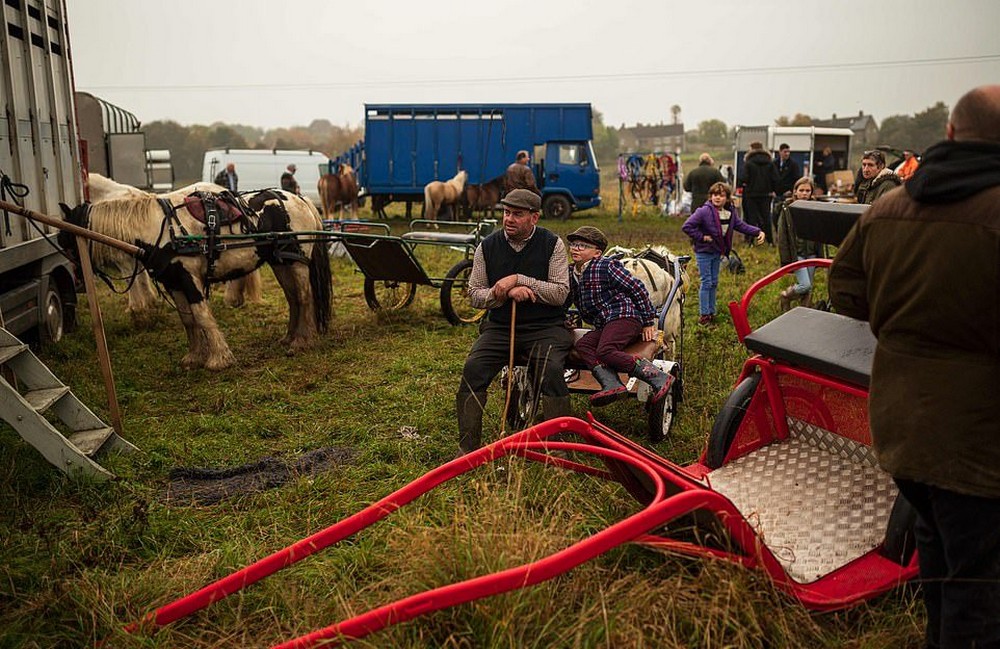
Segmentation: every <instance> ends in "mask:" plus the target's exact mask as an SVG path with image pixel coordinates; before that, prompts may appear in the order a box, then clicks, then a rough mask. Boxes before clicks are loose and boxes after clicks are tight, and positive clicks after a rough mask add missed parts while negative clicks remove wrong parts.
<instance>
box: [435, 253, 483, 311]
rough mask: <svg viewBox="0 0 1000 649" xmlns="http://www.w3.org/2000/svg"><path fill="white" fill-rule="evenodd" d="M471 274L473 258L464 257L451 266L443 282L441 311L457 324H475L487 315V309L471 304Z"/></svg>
mask: <svg viewBox="0 0 1000 649" xmlns="http://www.w3.org/2000/svg"><path fill="white" fill-rule="evenodd" d="M471 274H472V260H471V259H463V260H462V261H460V262H458V263H457V264H455V265H454V266H452V267H451V270H449V271H448V274H447V275H445V280H444V283H442V284H441V312H442V313H444V317H446V318H448V322H450V323H451V324H453V325H456V326H457V325H463V324H474V323H476V322H479V321H480V320H482V319H483V316H484V315H486V309H477V308H475V307H474V306H472V305H471V304H469V294H468V290H467V286H468V281H469V275H471Z"/></svg>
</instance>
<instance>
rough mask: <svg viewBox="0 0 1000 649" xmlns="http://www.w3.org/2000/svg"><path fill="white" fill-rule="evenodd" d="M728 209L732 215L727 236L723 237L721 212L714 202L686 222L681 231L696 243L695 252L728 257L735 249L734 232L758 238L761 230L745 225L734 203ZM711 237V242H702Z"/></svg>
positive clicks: (700, 208)
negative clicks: (705, 236) (720, 219)
mask: <svg viewBox="0 0 1000 649" xmlns="http://www.w3.org/2000/svg"><path fill="white" fill-rule="evenodd" d="M726 208H727V209H728V210H729V213H730V214H731V215H732V216H731V217H730V219H731V220H730V222H729V230H728V231H727V232H726V234H725V236H723V235H722V222H720V221H719V210H717V209H715V206H714V205H712V202H711V201H709V202H708V203H705V204H704V205H702V206H701V207H699V208H698V209H696V210H695V211H694V213H693V214H692V215H691V216H689V217H688V220H687V221H684V225H682V226H681V229H682V230H684V234H686V235H688V236H689V237H691V241H692V242H693V243H694V251H695V252H714V253H718V254H720V255H723V256H726V255H728V254H729V252H730V251H731V250H732V249H733V232H734V231H739V232H740V233H741V234H745V235H747V236H751V237H756V236H757V235H758V234H760V228H757V227H754V226H752V225H750V224H749V223H745V222H744V221H743V220H742V219H740V217H739V215H738V214H737V213H736V208H735V207H733V204H732V203H728V204H727V205H726ZM706 234H707V235H710V236H711V237H712V240H711V241H702V237H703V236H704V235H706Z"/></svg>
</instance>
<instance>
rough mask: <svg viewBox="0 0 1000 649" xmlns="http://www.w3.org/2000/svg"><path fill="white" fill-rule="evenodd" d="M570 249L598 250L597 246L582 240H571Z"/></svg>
mask: <svg viewBox="0 0 1000 649" xmlns="http://www.w3.org/2000/svg"><path fill="white" fill-rule="evenodd" d="M569 249H570V250H597V246H594V245H591V244H589V243H584V242H582V241H571V242H570V244H569Z"/></svg>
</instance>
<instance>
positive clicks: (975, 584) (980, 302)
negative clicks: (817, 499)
mask: <svg viewBox="0 0 1000 649" xmlns="http://www.w3.org/2000/svg"><path fill="white" fill-rule="evenodd" d="M945 137H946V139H945V140H944V141H942V142H939V143H937V144H935V145H934V146H932V147H931V148H929V149H927V152H926V154H925V155H924V157H923V160H922V161H921V163H920V168H919V169H917V171H916V172H915V173H914V174H913V177H912V178H910V180H909V181H908V182H907V183H906V185H904V188H903V189H902V190H900V191H895V192H891V193H889V194H887V195H885V196H884V197H882V198H881V199H879V200H878V202H876V203H875V204H874V205H872V207H871V208H870V209H869V210H868V211H867V212H865V213H864V214H863V215H862V216H861V218H860V219H858V222H857V223H856V224H855V225H854V227H853V229H852V230H851V231H850V232H849V233H848V235H847V237H846V238H845V239H844V242H843V244H842V245H841V247H840V249H839V250H838V252H837V256H836V258H835V259H834V261H833V267H832V268H831V271H830V295H831V299H832V302H833V306H834V307H835V308H836V309H837V311H839V312H840V313H843V314H845V315H848V316H850V317H852V318H858V319H861V320H868V321H869V323H870V326H871V330H872V333H874V334H875V338H876V339H877V341H878V342H877V345H876V347H875V357H874V360H873V363H872V374H871V389H870V394H869V415H868V416H869V420H870V422H871V432H872V441H873V444H874V448H875V454H876V457H877V458H878V462H879V464H880V465H881V466H882V468H883V469H885V470H886V471H888V472H889V473H890V474H891V475H892V476H893V478H894V479H895V481H896V484H897V485H898V486H899V490H900V492H901V493H902V494H903V496H904V497H905V498H906V500H908V501H909V502H910V504H911V505H912V506H913V508H914V509H915V510H916V511H917V515H918V516H917V523H916V541H917V554H918V556H919V561H920V577H921V580H922V582H923V584H922V586H923V588H922V590H923V597H924V604H925V606H926V608H927V635H926V643H927V644H926V646H927V647H942V648H956V647H961V648H971V647H978V648H986V647H1000V443H998V442H1000V420H998V419H997V413H996V410H997V403H998V393H997V374H998V372H1000V335H998V332H1000V310H998V308H997V300H996V296H997V295H998V294H1000V275H998V274H997V273H996V269H997V268H1000V209H997V205H1000V85H991V86H981V87H979V88H975V89H974V90H971V91H970V92H968V93H966V94H965V95H964V96H963V97H962V98H961V99H959V100H958V103H956V104H955V108H954V109H953V110H952V113H951V116H950V118H949V121H948V124H947V126H946V130H945ZM904 242H905V243H904ZM970 273H971V275H970ZM970 277H971V278H972V279H971V280H970Z"/></svg>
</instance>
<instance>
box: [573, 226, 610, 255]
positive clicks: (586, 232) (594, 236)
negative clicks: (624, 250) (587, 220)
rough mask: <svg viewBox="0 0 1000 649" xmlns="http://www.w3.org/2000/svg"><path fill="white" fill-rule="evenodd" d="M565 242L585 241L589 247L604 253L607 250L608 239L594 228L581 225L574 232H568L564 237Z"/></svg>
mask: <svg viewBox="0 0 1000 649" xmlns="http://www.w3.org/2000/svg"><path fill="white" fill-rule="evenodd" d="M566 240H567V241H586V242H587V243H589V244H591V245H595V246H597V248H598V249H599V250H600V251H601V252H604V251H605V250H607V248H608V238H607V237H606V236H604V233H603V232H601V231H600V230H598V229H597V228H595V227H594V226H592V225H582V226H580V227H579V228H577V229H576V230H575V231H573V232H570V233H569V234H567V235H566Z"/></svg>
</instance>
